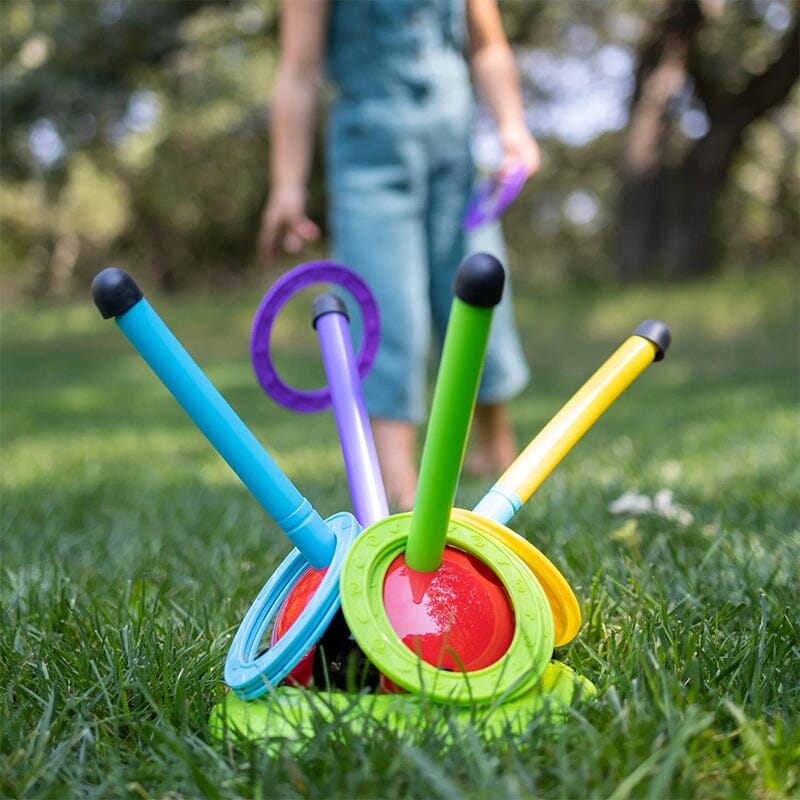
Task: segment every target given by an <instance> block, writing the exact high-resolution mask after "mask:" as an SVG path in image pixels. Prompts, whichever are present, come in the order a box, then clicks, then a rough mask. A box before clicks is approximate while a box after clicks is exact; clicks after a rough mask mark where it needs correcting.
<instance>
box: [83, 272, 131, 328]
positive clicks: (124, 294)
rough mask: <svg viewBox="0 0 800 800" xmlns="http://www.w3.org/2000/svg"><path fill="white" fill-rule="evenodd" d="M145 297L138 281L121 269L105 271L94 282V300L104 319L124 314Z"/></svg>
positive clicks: (96, 276)
mask: <svg viewBox="0 0 800 800" xmlns="http://www.w3.org/2000/svg"><path fill="white" fill-rule="evenodd" d="M143 297H144V295H143V294H142V290H141V289H140V288H139V287H138V286H137V285H136V281H135V280H134V279H133V278H131V276H130V275H128V273H127V272H125V270H124V269H119V267H109V268H108V269H104V270H103V271H102V272H99V273H98V274H97V275H95V278H94V280H93V281H92V299H93V300H94V304H95V305H96V306H97V308H98V309H99V311H100V313H101V314H102V316H103V319H110V318H111V317H118V316H120V314H124V313H125V312H126V311H128V310H129V309H131V308H133V306H135V305H136V304H137V303H138V302H139V301H140V300H141V299H142V298H143Z"/></svg>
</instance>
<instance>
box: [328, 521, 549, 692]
mask: <svg viewBox="0 0 800 800" xmlns="http://www.w3.org/2000/svg"><path fill="white" fill-rule="evenodd" d="M410 523H411V514H396V515H395V516H393V517H389V518H388V519H385V520H381V521H380V522H377V523H375V524H374V525H372V526H371V527H369V528H367V529H366V530H365V531H364V532H363V533H362V534H361V535H360V536H359V537H358V538H357V539H356V540H355V542H354V543H353V544H352V545H351V547H350V550H349V551H348V553H347V556H346V558H345V562H344V566H343V567H342V574H341V578H340V581H341V583H340V590H341V601H342V611H343V612H344V616H345V619H346V620H347V624H348V626H349V628H350V632H351V633H352V634H353V636H354V637H355V639H356V641H357V642H358V645H359V647H361V649H362V650H363V651H364V653H365V655H366V656H367V658H369V660H370V661H371V662H372V663H373V664H374V665H375V666H376V667H377V668H378V669H379V670H380V671H381V672H383V674H384V675H386V676H387V677H388V678H389V679H390V680H392V681H394V683H396V684H397V685H398V686H401V687H403V688H404V689H406V690H407V691H409V692H415V693H418V694H424V695H426V696H427V697H430V698H431V699H434V700H439V701H449V702H454V703H458V704H463V705H468V704H473V703H483V702H486V701H487V700H493V699H496V698H503V699H510V698H513V697H518V696H519V695H521V694H524V693H525V692H526V691H528V690H529V689H531V688H532V687H533V686H535V685H536V683H537V681H538V680H539V678H540V677H541V676H542V673H543V672H544V670H545V668H546V667H547V664H548V662H549V660H550V657H551V655H552V653H553V640H554V628H553V616H552V613H551V611H550V605H549V603H548V601H547V596H546V595H545V593H544V589H542V587H541V584H540V583H539V581H538V580H537V579H536V576H535V575H534V574H533V573H532V572H531V570H530V569H528V567H527V566H526V565H525V563H524V562H523V560H522V559H521V558H520V557H519V556H518V555H517V554H516V553H514V552H513V551H512V550H511V549H510V548H509V547H507V546H506V545H504V544H503V543H501V542H499V541H497V540H496V539H494V538H493V537H491V536H489V535H488V534H486V533H485V532H483V531H481V530H479V529H478V528H474V527H471V526H470V525H468V524H466V523H464V522H451V524H450V526H449V528H448V531H447V544H448V545H450V546H453V547H456V548H458V549H459V550H463V551H464V552H466V553H469V554H471V555H474V556H475V557H476V558H478V559H480V560H481V561H482V562H483V563H484V564H486V566H488V567H489V568H490V569H492V570H493V571H494V572H495V574H496V575H497V576H498V578H499V579H500V580H501V581H502V583H503V585H504V587H505V589H506V592H507V594H508V596H509V599H510V601H511V606H512V608H513V610H514V635H513V637H512V640H511V644H510V645H509V648H508V650H507V651H506V653H505V654H504V655H503V656H502V658H500V659H498V660H497V661H496V662H495V663H494V664H490V665H489V666H488V667H485V668H484V669H481V670H475V671H474V672H466V673H464V672H451V671H448V670H441V669H437V668H436V667H434V666H433V665H431V664H428V663H426V662H424V661H422V660H421V659H420V658H419V657H418V656H417V655H416V654H415V653H414V652H412V651H411V650H410V649H409V648H408V647H407V646H406V645H405V644H403V642H402V641H401V640H400V638H399V637H398V636H397V634H396V633H395V631H394V629H393V628H392V625H391V623H390V622H389V617H388V616H387V614H386V609H385V607H384V603H383V585H384V581H385V578H386V573H387V572H388V570H389V567H390V566H391V564H392V562H393V561H394V559H395V558H396V557H397V556H398V555H400V554H401V553H402V552H404V550H405V546H406V541H407V540H408V531H409V527H410Z"/></svg>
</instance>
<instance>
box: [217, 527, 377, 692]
mask: <svg viewBox="0 0 800 800" xmlns="http://www.w3.org/2000/svg"><path fill="white" fill-rule="evenodd" d="M325 522H326V523H327V524H328V525H329V526H330V527H331V529H332V530H333V533H334V536H335V538H336V549H335V550H334V553H333V560H332V561H331V563H330V565H329V566H328V568H327V569H328V571H327V572H326V573H325V577H324V578H323V579H322V582H321V583H320V585H319V587H318V588H317V590H316V592H314V595H313V597H312V598H311V600H310V601H309V603H308V605H307V606H306V607H305V608H304V609H303V611H302V612H301V613H300V616H298V617H297V619H296V620H295V621H294V623H293V624H292V626H291V627H290V628H289V630H288V631H286V633H285V634H284V635H283V636H281V638H280V639H279V640H278V641H277V642H276V643H275V644H274V645H273V646H272V647H270V648H269V650H267V651H266V652H265V653H262V655H260V656H258V657H256V653H257V652H258V647H259V645H260V644H261V641H262V639H263V638H264V634H265V633H266V632H267V628H268V627H269V624H270V623H271V622H272V620H273V619H274V617H275V615H276V614H277V613H278V610H279V609H280V607H281V605H282V604H283V601H284V600H285V599H286V597H287V596H288V594H289V592H291V591H292V589H293V588H294V586H295V584H296V583H297V581H298V580H299V579H300V577H301V576H302V575H303V574H304V573H305V571H306V570H307V569H308V567H309V563H308V561H307V560H306V559H305V558H304V557H303V555H302V554H301V553H300V551H299V550H297V549H296V548H295V549H294V550H292V552H291V553H289V555H288V556H286V558H285V559H284V560H283V562H282V563H281V565H280V566H279V567H278V569H277V570H275V572H273V573H272V575H271V577H270V579H269V580H268V581H267V582H266V583H265V584H264V586H263V587H262V589H261V591H260V592H259V593H258V596H257V597H256V599H255V600H254V601H253V604H252V605H251V606H250V608H249V609H248V611H247V614H245V617H244V619H243V620H242V622H241V624H240V625H239V630H237V631H236V635H235V636H234V637H233V642H231V646H230V649H229V650H228V656H227V658H226V659H225V683H227V684H228V686H230V688H231V689H233V691H234V692H236V694H237V695H238V696H239V697H242V698H244V699H245V700H252V699H253V698H255V697H259V696H261V695H262V694H265V693H266V692H267V691H268V690H269V689H270V688H271V687H274V686H277V685H278V684H280V682H281V681H282V680H283V679H284V678H285V677H286V676H287V675H288V674H289V673H290V672H291V671H292V670H293V669H294V668H295V666H297V664H298V663H299V662H300V661H301V660H302V658H303V656H305V654H306V653H307V652H308V651H309V650H310V649H311V648H312V647H313V646H314V645H315V644H316V643H317V641H318V640H319V639H320V637H321V636H322V634H323V633H324V632H325V630H326V629H327V627H328V625H329V624H330V622H331V620H332V619H333V616H334V615H335V614H336V612H337V611H338V610H339V606H340V596H339V576H340V574H341V572H342V566H343V564H344V559H345V556H346V555H347V552H348V550H349V549H350V545H351V544H352V543H353V542H354V541H355V538H356V536H358V534H359V533H360V532H361V526H360V525H359V524H358V522H357V521H356V519H355V517H353V515H352V514H349V513H347V512H345V511H342V512H339V513H338V514H334V515H333V516H332V517H328V519H326V520H325Z"/></svg>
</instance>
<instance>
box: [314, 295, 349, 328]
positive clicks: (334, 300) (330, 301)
mask: <svg viewBox="0 0 800 800" xmlns="http://www.w3.org/2000/svg"><path fill="white" fill-rule="evenodd" d="M325 314H343V315H344V316H345V318H346V319H347V321H348V322H349V321H350V315H349V314H348V313H347V306H346V305H345V302H344V300H342V298H341V297H339V295H338V294H334V293H333V292H327V293H326V294H321V295H320V296H319V297H318V298H317V299H316V300H315V301H314V304H313V305H312V306H311V324H312V325H313V326H314V328H316V327H317V320H318V319H319V318H320V317H324V316H325Z"/></svg>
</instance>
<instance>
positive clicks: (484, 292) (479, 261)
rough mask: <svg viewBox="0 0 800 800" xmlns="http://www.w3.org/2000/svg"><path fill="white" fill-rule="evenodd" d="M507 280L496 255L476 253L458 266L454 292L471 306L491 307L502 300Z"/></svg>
mask: <svg viewBox="0 0 800 800" xmlns="http://www.w3.org/2000/svg"><path fill="white" fill-rule="evenodd" d="M505 281H506V272H505V270H504V269H503V265H502V264H501V263H500V262H499V261H498V260H497V259H496V258H495V257H494V256H490V255H489V254H488V253H474V254H473V255H471V256H467V258H465V259H464V262H463V263H462V264H461V266H460V267H459V268H458V273H457V274H456V279H455V282H454V283H453V293H454V294H455V296H456V297H458V299H459V300H463V301H464V302H465V303H468V304H469V305H471V306H477V307H478V308H491V307H492V306H496V305H497V304H498V303H499V302H500V298H501V297H502V296H503V286H504V285H505Z"/></svg>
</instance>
